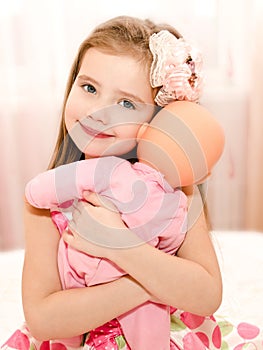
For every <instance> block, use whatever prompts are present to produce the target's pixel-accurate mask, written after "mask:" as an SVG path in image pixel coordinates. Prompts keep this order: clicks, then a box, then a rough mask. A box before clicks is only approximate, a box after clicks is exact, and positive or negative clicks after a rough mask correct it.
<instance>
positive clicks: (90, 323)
mask: <svg viewBox="0 0 263 350" xmlns="http://www.w3.org/2000/svg"><path fill="white" fill-rule="evenodd" d="M24 218H25V260H24V268H23V281H22V299H23V307H24V313H25V318H26V322H27V324H28V327H29V328H30V331H31V332H32V334H33V336H35V337H36V338H37V339H41V340H45V339H54V338H65V337H72V336H75V335H79V334H82V333H85V332H87V331H88V330H90V329H93V328H95V327H97V326H99V325H102V324H104V323H105V322H107V321H109V320H111V319H113V318H115V317H116V316H119V315H120V314H123V313H124V312H126V311H128V310H130V309H132V308H134V307H136V306H138V305H140V304H142V303H144V302H145V301H147V300H148V299H149V295H148V294H147V292H146V291H145V290H144V289H143V288H142V287H141V286H140V285H139V284H138V283H137V282H135V281H134V280H133V279H132V278H128V277H123V278H121V279H119V280H117V281H114V282H111V283H107V284H104V285H99V286H94V287H87V288H79V289H71V290H66V291H64V290H61V284H60V279H59V273H58V268H57V250H58V244H59V239H60V236H59V234H58V232H57V230H56V228H55V226H54V224H53V223H52V221H51V219H50V214H49V211H45V210H40V209H35V208H33V207H31V206H30V205H29V204H28V203H27V204H26V205H25V215H24Z"/></svg>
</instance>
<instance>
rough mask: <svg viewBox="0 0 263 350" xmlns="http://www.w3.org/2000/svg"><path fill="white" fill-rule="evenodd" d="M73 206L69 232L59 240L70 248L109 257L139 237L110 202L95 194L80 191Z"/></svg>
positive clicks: (137, 241) (135, 243)
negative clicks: (81, 196) (82, 199)
mask: <svg viewBox="0 0 263 350" xmlns="http://www.w3.org/2000/svg"><path fill="white" fill-rule="evenodd" d="M84 199H85V200H86V201H87V202H84V201H80V202H78V203H77V204H75V205H74V211H73V214H72V215H73V218H72V221H71V222H70V223H69V231H70V232H67V231H65V232H64V234H63V239H64V240H65V242H67V243H68V244H69V245H70V246H71V247H73V248H75V249H77V250H80V251H82V252H85V253H87V254H89V255H93V256H96V257H101V258H108V259H111V257H112V256H113V252H115V251H116V249H117V248H128V247H133V246H136V245H138V244H140V243H141V240H140V239H139V238H138V237H137V236H136V235H135V234H134V233H133V232H132V231H130V230H129V229H128V228H127V226H126V225H125V224H124V222H123V221H122V219H121V215H120V214H119V212H118V211H116V208H115V207H114V205H113V204H112V203H111V202H110V201H108V200H106V199H105V198H104V197H100V196H98V195H97V194H96V193H90V192H84Z"/></svg>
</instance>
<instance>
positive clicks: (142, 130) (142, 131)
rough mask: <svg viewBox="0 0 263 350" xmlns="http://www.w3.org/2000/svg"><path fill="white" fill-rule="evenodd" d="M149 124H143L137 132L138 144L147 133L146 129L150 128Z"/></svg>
mask: <svg viewBox="0 0 263 350" xmlns="http://www.w3.org/2000/svg"><path fill="white" fill-rule="evenodd" d="M148 126H149V124H148V123H143V124H142V125H141V126H140V128H139V130H138V132H137V136H136V141H137V143H138V142H139V141H140V140H141V138H142V136H143V134H144V133H145V131H146V129H147V128H148Z"/></svg>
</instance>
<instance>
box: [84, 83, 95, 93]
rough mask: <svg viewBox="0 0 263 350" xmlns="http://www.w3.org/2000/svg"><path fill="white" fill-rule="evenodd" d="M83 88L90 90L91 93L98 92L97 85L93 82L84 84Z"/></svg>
mask: <svg viewBox="0 0 263 350" xmlns="http://www.w3.org/2000/svg"><path fill="white" fill-rule="evenodd" d="M83 88H84V90H85V91H87V92H89V93H90V94H96V92H97V90H96V89H95V87H94V86H93V85H91V84H85V85H83Z"/></svg>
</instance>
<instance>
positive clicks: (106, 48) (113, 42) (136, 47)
mask: <svg viewBox="0 0 263 350" xmlns="http://www.w3.org/2000/svg"><path fill="white" fill-rule="evenodd" d="M161 30H168V31H169V32H171V33H172V34H173V35H175V36H176V38H181V37H182V36H181V34H180V33H179V32H178V31H177V30H176V29H175V28H173V27H172V26H170V25H168V24H155V23H153V22H152V21H150V20H148V19H147V20H142V19H139V18H135V17H128V16H119V17H116V18H113V19H110V20H109V21H107V22H105V23H102V24H101V25H99V26H98V27H96V28H95V29H94V31H93V32H91V34H90V35H89V36H88V37H87V38H86V39H85V40H84V41H83V42H82V44H81V45H80V47H79V50H78V53H77V56H76V58H75V60H74V62H73V65H72V67H71V71H70V74H69V77H68V82H67V86H66V91H65V95H64V102H63V108H62V118H61V123H60V129H59V134H58V138H57V142H56V146H55V149H54V153H53V156H52V159H51V162H50V165H49V168H55V167H57V166H59V165H62V164H66V163H71V162H74V161H78V160H80V159H83V158H84V155H83V153H82V152H81V151H80V150H79V149H78V148H77V146H76V145H75V144H74V142H73V141H72V139H71V138H70V136H69V134H68V132H67V130H66V125H65V106H66V102H67V99H68V96H69V94H70V91H71V88H72V85H73V83H74V81H75V79H76V77H77V75H78V72H79V70H80V67H81V63H82V60H83V57H84V55H85V53H86V52H87V50H88V49H89V48H92V47H93V48H98V49H99V50H100V51H102V52H105V53H108V54H115V55H116V54H117V55H125V56H127V55H128V56H132V57H133V58H135V59H137V60H138V63H139V64H142V65H144V66H145V68H146V70H147V71H148V72H149V74H150V67H151V63H152V60H153V58H152V53H151V51H150V48H149V38H150V36H151V35H152V34H154V33H158V32H160V31H161ZM157 92H158V89H153V95H155V94H156V93H157Z"/></svg>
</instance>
